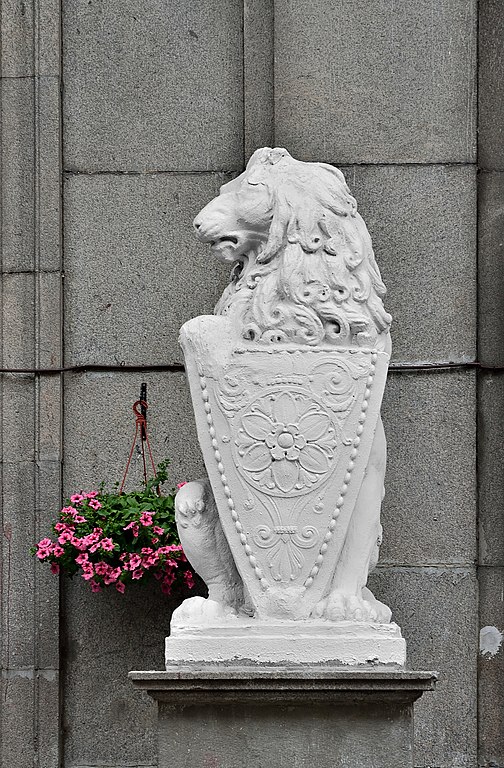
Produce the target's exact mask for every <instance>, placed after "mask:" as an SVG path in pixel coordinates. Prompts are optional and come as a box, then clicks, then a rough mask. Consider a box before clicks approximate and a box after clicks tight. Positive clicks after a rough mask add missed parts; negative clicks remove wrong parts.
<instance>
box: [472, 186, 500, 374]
mask: <svg viewBox="0 0 504 768" xmlns="http://www.w3.org/2000/svg"><path fill="white" fill-rule="evenodd" d="M478 192H479V196H478V287H479V293H478V301H479V317H478V320H479V325H478V349H479V357H480V360H481V362H482V363H484V364H486V365H489V366H494V365H500V366H504V312H503V311H502V308H503V306H504V270H503V269H502V264H503V261H504V205H503V202H502V201H503V199H504V173H480V175H479V179H478Z"/></svg>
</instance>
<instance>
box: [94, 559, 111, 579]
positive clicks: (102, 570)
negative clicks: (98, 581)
mask: <svg viewBox="0 0 504 768" xmlns="http://www.w3.org/2000/svg"><path fill="white" fill-rule="evenodd" d="M109 567H110V566H109V565H107V563H104V562H103V560H100V562H99V563H96V565H95V573H97V574H98V576H105V574H106V573H108V571H109Z"/></svg>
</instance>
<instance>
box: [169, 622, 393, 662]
mask: <svg viewBox="0 0 504 768" xmlns="http://www.w3.org/2000/svg"><path fill="white" fill-rule="evenodd" d="M233 618H234V617H233ZM165 658H166V665H167V668H169V667H171V666H172V665H173V664H175V663H182V664H184V663H192V662H212V661H214V662H228V663H229V662H236V661H240V662H243V661H251V662H266V663H268V662H269V663H276V664H282V663H285V664H307V663H314V664H317V663H320V662H322V663H327V662H330V663H332V664H348V665H356V664H369V663H377V662H379V663H381V664H394V665H397V666H400V667H403V666H404V664H405V662H406V641H405V640H404V638H403V637H402V636H401V631H400V629H399V627H398V626H397V624H393V623H392V624H367V623H363V622H358V623H356V622H351V621H341V622H337V623H336V622H329V621H316V620H311V621H274V622H272V621H267V622H266V621H259V620H257V619H246V618H234V621H230V622H229V624H227V625H222V624H221V625H218V624H214V625H211V624H210V625H209V624H204V625H203V624H200V625H197V624H192V625H191V624H183V623H181V622H179V623H177V621H176V620H175V617H174V618H173V619H172V623H171V635H170V637H167V638H166V656H165Z"/></svg>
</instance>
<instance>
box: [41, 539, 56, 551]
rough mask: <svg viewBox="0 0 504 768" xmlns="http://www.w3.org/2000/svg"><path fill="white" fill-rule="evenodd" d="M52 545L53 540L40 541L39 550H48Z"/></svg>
mask: <svg viewBox="0 0 504 768" xmlns="http://www.w3.org/2000/svg"><path fill="white" fill-rule="evenodd" d="M52 544H53V543H52V539H48V538H45V539H41V540H40V541H39V543H38V544H37V547H39V549H47V548H48V547H52Z"/></svg>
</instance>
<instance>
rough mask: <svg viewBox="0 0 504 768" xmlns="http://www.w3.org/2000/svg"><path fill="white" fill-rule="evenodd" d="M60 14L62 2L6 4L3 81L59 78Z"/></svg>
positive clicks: (10, 0)
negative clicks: (36, 77) (60, 3)
mask: <svg viewBox="0 0 504 768" xmlns="http://www.w3.org/2000/svg"><path fill="white" fill-rule="evenodd" d="M59 12H60V5H59V1H58V0H24V2H20V1H19V0H3V2H2V39H1V55H0V61H1V76H2V77H30V76H31V75H54V74H56V75H57V74H58V71H59V37H60V24H59Z"/></svg>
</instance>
